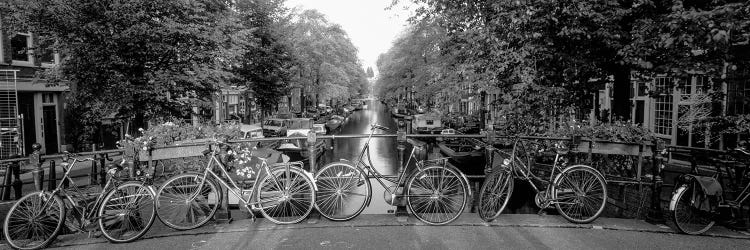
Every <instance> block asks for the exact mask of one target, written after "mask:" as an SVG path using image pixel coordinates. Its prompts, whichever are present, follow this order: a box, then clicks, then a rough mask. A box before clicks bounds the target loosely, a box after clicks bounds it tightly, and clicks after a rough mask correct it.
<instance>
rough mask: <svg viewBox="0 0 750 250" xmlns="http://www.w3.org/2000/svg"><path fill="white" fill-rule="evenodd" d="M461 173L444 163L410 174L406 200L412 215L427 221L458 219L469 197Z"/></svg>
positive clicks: (444, 221)
mask: <svg viewBox="0 0 750 250" xmlns="http://www.w3.org/2000/svg"><path fill="white" fill-rule="evenodd" d="M462 176H463V174H461V172H460V171H459V170H457V169H453V168H449V167H443V166H427V167H425V168H422V170H419V171H417V172H415V173H414V174H412V176H411V178H409V181H408V182H407V186H406V187H407V189H406V201H407V205H408V206H409V210H410V211H411V213H412V214H414V217H417V219H419V220H420V221H422V222H424V223H427V224H430V225H445V224H448V223H450V222H452V221H454V220H456V219H458V217H459V216H461V213H462V212H463V211H464V209H465V208H466V205H467V203H468V200H469V187H468V186H467V185H466V182H465V181H464V180H463V177H462ZM449 188H450V189H449Z"/></svg>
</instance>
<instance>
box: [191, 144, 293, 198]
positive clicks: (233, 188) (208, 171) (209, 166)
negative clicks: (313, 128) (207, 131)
mask: <svg viewBox="0 0 750 250" xmlns="http://www.w3.org/2000/svg"><path fill="white" fill-rule="evenodd" d="M214 162H215V163H216V164H217V166H218V167H219V169H220V170H221V172H220V173H219V174H223V175H224V176H227V177H229V173H228V172H227V170H226V167H224V164H222V163H221V161H219V159H217V158H216V151H214V150H212V152H211V158H210V159H209V161H208V164H207V165H206V169H205V170H203V174H202V176H203V179H201V182H200V184H199V185H198V186H199V187H202V186H203V185H204V184H206V179H207V177H208V176H209V175H210V176H212V177H213V179H214V180H217V181H218V182H219V184H221V185H222V186H224V187H226V188H227V189H228V190H229V192H231V193H232V194H234V195H235V196H237V197H238V199H240V200H241V201H242V202H244V203H245V204H246V209H247V210H248V211H250V210H251V209H250V207H251V205H255V204H257V202H251V200H252V197H253V195H254V194H255V191H256V189H257V186H256V184H257V183H258V181H259V180H260V177H261V174H260V173H258V174H257V175H255V182H254V184H253V188H251V189H250V195H249V196H248V198H247V199H245V198H244V196H243V195H242V194H241V192H239V190H240V188H239V186H238V185H237V183H236V182H235V181H234V180H232V178H227V179H228V180H229V182H226V181H224V180H223V179H222V178H221V175H219V174H217V173H216V172H214V171H213V170H211V169H212V165H213V164H214ZM291 164H294V163H289V164H285V165H286V171H287V172H289V166H290V165H291ZM261 168H262V169H263V171H264V172H265V174H268V175H270V176H271V177H272V178H273V180H274V183H275V184H276V185H277V186H280V184H279V180H278V179H277V178H276V176H275V175H273V174H272V173H271V168H270V167H269V166H268V164H267V163H266V161H265V159H262V161H261ZM230 185H231V186H230ZM199 193H200V189H196V191H195V193H193V194H192V195H191V196H190V199H189V200H191V201H192V200H194V199H195V198H196V197H197V196H198V194H199Z"/></svg>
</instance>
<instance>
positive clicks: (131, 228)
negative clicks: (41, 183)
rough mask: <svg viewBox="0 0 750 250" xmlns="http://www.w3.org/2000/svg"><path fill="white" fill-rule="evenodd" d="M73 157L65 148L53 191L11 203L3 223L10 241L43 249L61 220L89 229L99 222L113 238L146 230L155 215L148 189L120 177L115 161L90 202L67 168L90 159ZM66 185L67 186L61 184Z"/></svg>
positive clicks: (133, 236)
mask: <svg viewBox="0 0 750 250" xmlns="http://www.w3.org/2000/svg"><path fill="white" fill-rule="evenodd" d="M77 157H78V155H76V154H72V153H68V152H65V153H64V157H63V164H61V165H62V167H63V170H64V172H65V174H64V175H63V177H62V181H61V182H60V183H59V184H58V185H57V187H56V188H55V189H54V190H52V191H37V192H33V193H31V194H28V195H26V196H24V197H22V198H21V199H20V200H18V201H17V202H16V203H15V204H14V205H13V207H11V209H10V211H9V212H8V215H7V216H6V218H5V224H4V225H3V232H4V233H5V239H6V241H7V242H8V244H10V246H12V247H13V248H16V249H38V248H43V247H45V246H47V245H48V244H50V243H51V242H52V241H54V240H55V239H56V238H57V236H58V234H60V231H61V230H62V228H63V225H64V224H67V225H68V226H69V227H72V228H71V229H72V230H74V231H79V232H89V233H91V232H92V230H93V229H92V227H95V226H97V225H98V227H99V230H100V231H101V232H102V234H103V235H104V236H105V237H106V238H107V239H108V240H109V241H110V242H113V243H125V242H131V241H134V240H136V239H138V238H140V237H141V236H143V235H144V234H145V233H146V232H147V231H148V229H149V228H150V227H151V225H152V224H153V222H154V218H155V217H156V212H155V211H154V203H153V200H154V199H153V198H154V194H153V192H152V190H151V189H149V188H148V187H147V186H145V185H143V183H141V182H140V181H128V179H127V178H123V177H121V170H122V169H121V166H114V167H112V168H110V169H108V170H107V181H106V183H105V185H104V187H103V188H102V191H101V192H100V193H99V195H98V196H97V197H96V199H95V200H94V201H93V202H87V200H88V199H87V198H89V196H88V195H87V194H85V193H84V192H83V191H82V190H81V189H80V188H79V187H78V186H77V185H76V184H75V182H74V181H73V179H72V178H71V177H70V172H71V170H73V168H74V167H75V166H76V164H77V163H79V162H87V161H94V159H93V158H77ZM71 160H72V162H71V163H68V162H69V161H71ZM66 184H69V185H70V187H64V186H66ZM74 198H75V199H74ZM66 201H67V202H66ZM66 222H67V223H66Z"/></svg>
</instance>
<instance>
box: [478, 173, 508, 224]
mask: <svg viewBox="0 0 750 250" xmlns="http://www.w3.org/2000/svg"><path fill="white" fill-rule="evenodd" d="M513 184H514V182H513V176H511V175H510V173H509V172H508V171H507V170H505V169H496V170H494V171H492V172H491V173H490V174H489V175H488V176H487V177H486V178H485V179H484V184H482V189H480V191H479V217H480V218H482V220H485V221H487V222H491V221H493V220H495V219H496V218H497V217H498V216H500V214H502V213H503V210H505V206H506V205H508V201H509V200H510V195H511V194H512V193H513Z"/></svg>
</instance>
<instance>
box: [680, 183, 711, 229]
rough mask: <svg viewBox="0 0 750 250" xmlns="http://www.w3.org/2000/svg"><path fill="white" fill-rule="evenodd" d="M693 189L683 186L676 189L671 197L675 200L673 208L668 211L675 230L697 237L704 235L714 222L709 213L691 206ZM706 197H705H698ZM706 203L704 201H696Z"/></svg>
mask: <svg viewBox="0 0 750 250" xmlns="http://www.w3.org/2000/svg"><path fill="white" fill-rule="evenodd" d="M692 194H693V188H692V187H690V186H689V185H683V186H681V187H680V188H678V189H677V192H675V194H674V195H673V197H674V198H673V199H674V200H675V203H674V207H672V208H671V209H670V210H671V211H670V212H671V214H672V220H673V221H674V224H675V225H676V226H677V229H678V230H679V231H680V232H682V233H685V234H691V235H698V234H702V233H705V232H706V231H708V229H711V227H713V226H714V224H715V223H716V221H715V220H714V219H713V216H710V215H709V214H710V212H705V211H700V209H698V208H696V207H695V205H693V203H694V202H696V201H695V200H693V198H694V197H693V195H692ZM700 197H706V196H699V197H698V198H700ZM698 202H706V201H698Z"/></svg>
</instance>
